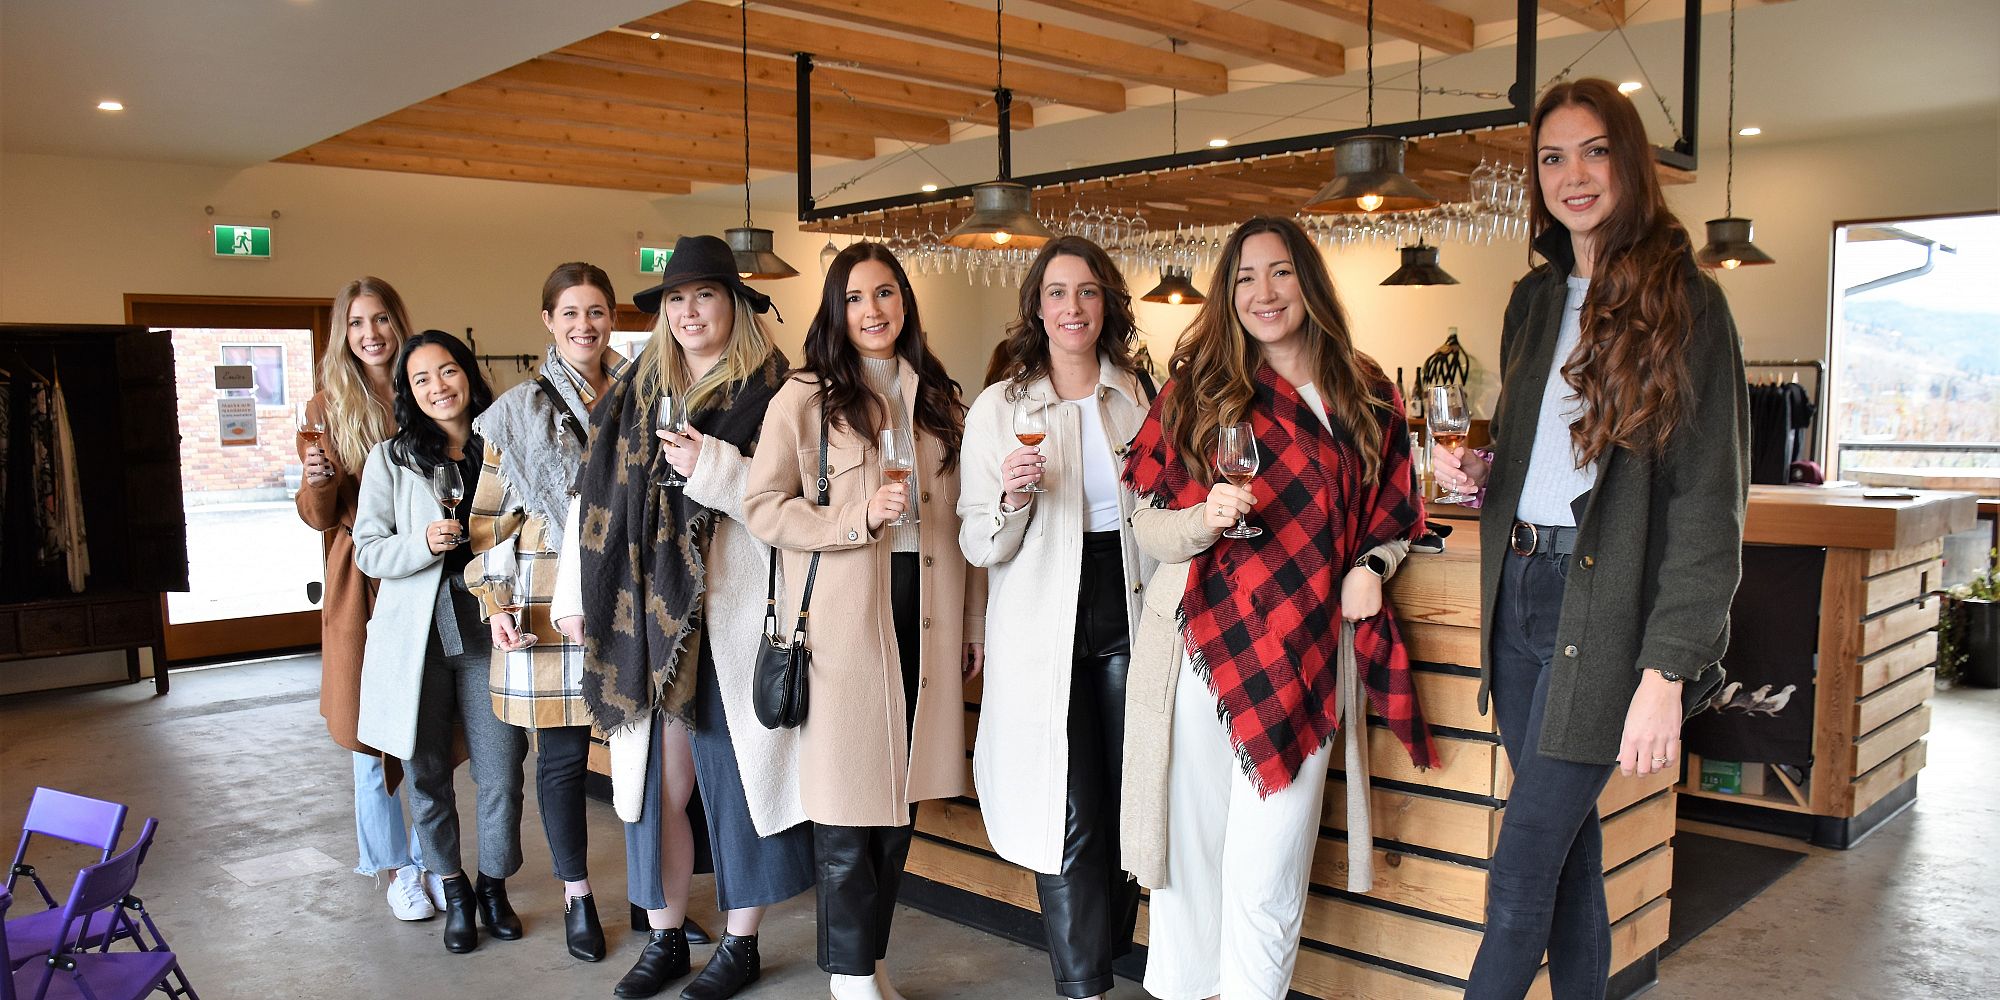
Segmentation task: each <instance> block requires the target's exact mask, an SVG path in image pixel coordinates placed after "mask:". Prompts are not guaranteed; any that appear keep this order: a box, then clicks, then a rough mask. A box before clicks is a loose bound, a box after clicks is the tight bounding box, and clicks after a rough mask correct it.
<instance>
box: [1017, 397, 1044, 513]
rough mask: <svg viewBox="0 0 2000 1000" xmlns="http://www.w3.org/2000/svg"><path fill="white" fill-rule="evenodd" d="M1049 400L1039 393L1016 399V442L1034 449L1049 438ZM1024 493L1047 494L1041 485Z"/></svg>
mask: <svg viewBox="0 0 2000 1000" xmlns="http://www.w3.org/2000/svg"><path fill="white" fill-rule="evenodd" d="M1048 406H1049V404H1048V399H1047V398H1045V397H1044V396H1043V395H1042V394H1041V393H1039V392H1023V393H1021V394H1020V395H1018V396H1016V397H1014V440H1016V441H1019V442H1021V443H1022V444H1024V445H1026V446H1028V447H1030V448H1033V447H1035V446H1037V445H1040V444H1041V443H1042V441H1043V439H1045V438H1047V437H1048V436H1049V410H1048ZM1021 492H1023V493H1047V492H1048V491H1047V490H1045V489H1042V487H1041V484H1039V483H1029V484H1028V485H1026V486H1023V487H1021Z"/></svg>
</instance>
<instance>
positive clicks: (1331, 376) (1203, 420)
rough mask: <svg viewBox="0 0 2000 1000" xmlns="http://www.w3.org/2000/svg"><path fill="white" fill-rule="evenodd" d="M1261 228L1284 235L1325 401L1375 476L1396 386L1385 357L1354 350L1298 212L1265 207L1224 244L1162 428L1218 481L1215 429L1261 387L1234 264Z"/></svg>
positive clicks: (1179, 362)
mask: <svg viewBox="0 0 2000 1000" xmlns="http://www.w3.org/2000/svg"><path fill="white" fill-rule="evenodd" d="M1263 233H1270V234H1273V235H1275V236H1277V237H1278V238H1279V239H1282V240H1284V241H1285V252H1286V253H1287V254H1289V255H1290V257H1291V260H1292V268H1293V272H1294V273H1295V274H1297V275H1298V279H1299V292H1300V297H1301V298H1303V299H1304V300H1305V306H1306V318H1305V329H1304V330H1303V331H1302V332H1303V333H1304V335H1305V337H1306V344H1307V347H1308V349H1309V351H1310V352H1311V353H1310V358H1311V365H1312V370H1313V385H1314V387H1315V388H1317V389H1318V390H1319V394H1320V398H1321V399H1324V400H1326V407H1327V414H1328V416H1330V417H1331V418H1332V422H1333V425H1334V428H1335V433H1336V435H1338V434H1340V433H1341V432H1343V431H1344V432H1345V434H1346V435H1347V436H1348V437H1349V438H1350V439H1351V440H1352V441H1353V442H1354V446H1355V448H1356V450H1358V451H1359V452H1360V459H1361V478H1362V481H1363V482H1366V483H1369V484H1371V485H1372V484H1374V483H1375V481H1376V479H1377V477H1378V476H1380V475H1381V471H1382V434H1383V429H1382V421H1383V416H1384V415H1385V414H1386V415H1390V416H1394V415H1395V414H1396V405H1395V404H1394V403H1393V402H1391V396H1392V392H1393V390H1392V389H1391V388H1390V386H1389V380H1388V379H1387V378H1386V377H1385V376H1384V375H1383V374H1382V366H1381V365H1378V364H1376V363H1375V359H1373V358H1371V357H1369V356H1368V355H1366V354H1363V353H1361V352H1360V351H1357V350H1355V349H1354V338H1353V337H1352V336H1351V335H1350V334H1349V332H1348V328H1347V311H1346V310H1345V309H1342V308H1341V305H1340V297H1339V296H1338V295H1336V294H1334V290H1333V277H1332V276H1331V275H1329V274H1327V271H1326V263H1325V262H1324V261H1322V260H1321V259H1320V256H1319V250H1318V248H1316V247H1314V246H1313V242H1312V239H1311V237H1308V236H1307V235H1306V232H1305V230H1303V229H1301V228H1299V224H1298V223H1296V222H1293V221H1292V220H1290V219H1281V218H1277V217H1274V216H1267V215H1260V216H1257V217H1256V218H1253V219H1251V220H1249V221H1248V222H1245V223H1243V224H1242V225H1240V226H1238V227H1236V231H1235V232H1234V233H1231V234H1230V236H1229V241H1228V242H1227V243H1225V244H1223V247H1222V257H1221V264H1220V265H1219V266H1217V267H1216V269H1215V273H1214V274H1213V275H1212V276H1211V277H1210V278H1209V280H1208V300H1207V301H1205V302H1203V303H1202V305H1201V312H1200V313H1199V314H1198V315H1196V316H1195V318H1194V322H1193V323H1190V324H1189V325H1188V328H1187V331H1186V332H1184V333H1182V334H1181V339H1180V341H1179V343H1177V344H1175V345H1174V356H1173V359H1172V360H1171V361H1169V362H1167V372H1168V374H1169V375H1170V376H1171V377H1172V378H1173V380H1174V384H1175V390H1174V391H1173V392H1170V393H1167V394H1166V395H1165V397H1164V401H1163V402H1162V403H1161V411H1160V424H1161V429H1162V430H1164V431H1165V432H1166V435H1167V440H1168V441H1170V442H1172V444H1173V447H1174V451H1175V452H1176V453H1177V454H1179V455H1180V456H1181V461H1182V462H1184V463H1186V465H1187V467H1188V473H1189V475H1191V476H1193V477H1194V479H1195V481H1196V482H1199V483H1203V484H1208V483H1211V482H1214V479H1215V473H1214V470H1212V469H1210V468H1209V466H1208V460H1207V456H1208V453H1209V451H1210V450H1211V449H1212V448H1213V446H1214V444H1215V438H1216V429H1217V428H1218V427H1220V426H1221V425H1223V424H1233V423H1236V422H1237V421H1240V420H1243V419H1244V418H1245V417H1246V416H1247V415H1248V414H1249V412H1250V407H1251V404H1252V402H1253V400H1254V397H1255V396H1256V393H1257V382H1256V371H1257V367H1258V366H1259V365H1260V364H1262V363H1263V354H1262V351H1261V349H1260V348H1259V346H1258V344H1257V342H1256V341H1255V340H1253V339H1251V337H1250V334H1249V333H1248V332H1246V331H1245V330H1244V329H1243V321H1242V320H1241V319H1239V318H1238V317H1237V315H1236V281H1237V275H1236V269H1237V268H1238V267H1239V266H1240V265H1241V262H1242V260H1243V243H1244V241H1245V240H1248V239H1249V238H1250V237H1252V236H1257V235H1260V234H1263Z"/></svg>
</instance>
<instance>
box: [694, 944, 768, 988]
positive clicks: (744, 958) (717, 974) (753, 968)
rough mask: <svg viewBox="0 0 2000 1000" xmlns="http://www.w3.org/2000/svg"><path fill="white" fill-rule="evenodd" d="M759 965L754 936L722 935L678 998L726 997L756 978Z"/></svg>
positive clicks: (760, 970) (761, 967)
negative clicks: (719, 942)
mask: <svg viewBox="0 0 2000 1000" xmlns="http://www.w3.org/2000/svg"><path fill="white" fill-rule="evenodd" d="M762 974H763V966H762V965H761V964H760V963H759V962H758V960H757V935H755V934H747V935H737V934H724V935H723V936H722V943H721V944H718V945H716V946H715V953H714V954H712V955H710V956H708V964H707V965H705V966H703V967H702V970H701V975H699V976H696V977H694V982H691V983H689V984H688V985H687V989H684V990H682V991H681V1000H729V998H730V997H733V996H735V995H736V994H738V993H740V992H742V991H743V988H744V987H746V986H748V985H750V984H751V983H754V982H756V981H757V977H758V976H760V975H762Z"/></svg>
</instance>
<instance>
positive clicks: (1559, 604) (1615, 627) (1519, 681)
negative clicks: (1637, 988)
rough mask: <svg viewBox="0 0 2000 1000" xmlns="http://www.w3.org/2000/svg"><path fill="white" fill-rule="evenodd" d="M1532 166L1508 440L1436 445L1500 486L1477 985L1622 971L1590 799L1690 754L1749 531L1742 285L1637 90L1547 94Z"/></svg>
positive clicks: (1487, 563)
mask: <svg viewBox="0 0 2000 1000" xmlns="http://www.w3.org/2000/svg"><path fill="white" fill-rule="evenodd" d="M1530 129H1531V131H1532V134H1533V135H1534V137H1535V138H1534V147H1535V159H1536V168H1535V170H1534V171H1533V172H1531V173H1530V174H1529V178H1530V183H1531V185H1532V187H1531V188H1530V192H1531V195H1532V196H1531V197H1530V198H1529V203H1530V204H1531V205H1532V211H1533V213H1534V228H1535V231H1536V233H1537V237H1536V239H1535V249H1536V250H1537V251H1538V252H1539V253H1541V255H1542V256H1543V257H1544V258H1545V259H1547V261H1548V263H1547V264H1546V265H1544V266H1542V267H1539V268H1537V269H1535V271H1533V272H1532V273H1530V274H1529V275H1528V276H1527V277H1526V278H1525V279H1523V280H1522V281H1521V283H1520V284H1519V285H1518V286H1516V288H1515V289H1514V297H1513V301H1512V302H1510V303H1509V304H1508V306H1507V319H1506V325H1505V326H1504V327H1503V328H1502V329H1503V332H1502V333H1501V341H1500V364H1501V374H1502V378H1503V385H1502V388H1501V391H1500V402H1499V405H1498V406H1497V407H1496V408H1495V410H1494V415H1493V424H1492V428H1493V441H1494V447H1493V452H1492V453H1491V454H1488V455H1479V454H1474V453H1470V452H1467V453H1463V454H1454V453H1452V452H1451V451H1448V450H1445V449H1443V448H1439V449H1436V450H1435V451H1434V452H1433V459H1434V461H1435V468H1436V470H1437V479H1438V482H1439V484H1440V485H1441V486H1443V487H1445V488H1450V489H1461V490H1462V489H1477V488H1481V487H1483V488H1484V490H1485V493H1484V497H1483V509H1482V510H1481V514H1480V537H1481V539H1482V540H1483V551H1482V552H1481V554H1480V555H1481V572H1480V585H1481V591H1482V593H1481V597H1482V601H1481V610H1482V612H1483V618H1482V620H1483V621H1484V622H1485V629H1484V635H1483V640H1484V642H1485V643H1486V644H1487V645H1486V648H1485V656H1484V657H1483V659H1484V660H1485V668H1484V671H1483V674H1482V688H1481V697H1482V708H1483V707H1484V705H1483V701H1484V699H1485V698H1486V697H1487V696H1488V695H1489V694H1490V697H1491V702H1492V706H1493V711H1494V714H1495V716H1496V719H1497V721H1498V723H1499V726H1500V739H1501V742H1502V743H1503V744H1505V746H1506V748H1507V757H1508V760H1509V761H1511V762H1512V764H1513V767H1514V785H1513V791H1512V793H1511V794H1510V795H1509V797H1508V800H1507V817H1506V822H1505V823H1503V824H1502V825H1501V831H1500V839H1499V842H1498V844H1497V845H1496V846H1495V848H1494V852H1493V863H1492V867H1491V869H1490V872H1489V875H1488V889H1487V903H1486V936H1485V938H1484V940H1483V941H1482V942H1481V944H1480V947H1479V955H1478V957H1477V959H1476V960H1475V961H1474V962H1473V966H1472V975H1471V978H1470V983H1469V985H1468V987H1467V989H1466V992H1465V995H1466V997H1467V998H1468V1000H1518V998H1520V997H1521V996H1523V995H1524V994H1526V992H1527V990H1528V987H1529V985H1530V984H1531V983H1532V982H1533V981H1534V978H1535V975H1536V972H1537V970H1538V969H1539V967H1540V966H1541V956H1542V954H1543V952H1544V950H1546V951H1547V953H1548V959H1549V961H1548V964H1549V985H1550V987H1551V990H1552V992H1553V993H1554V996H1555V998H1556V1000H1598V998H1602V997H1603V996H1604V991H1605V985H1606V980H1607V978H1608V976H1609V974H1610V964H1611V945H1610V938H1611V935H1610V928H1609V926H1608V920H1607V915H1606V905H1605V898H1604V864H1603V836H1602V833H1601V831H1600V829H1599V826H1598V817H1597V809H1596V803H1597V797H1598V793H1599V792H1601V791H1602V790H1603V788H1604V784H1605V782H1606V781H1607V780H1609V778H1610V777H1611V772H1612V769H1613V768H1614V767H1616V768H1619V769H1621V770H1623V771H1624V772H1625V773H1627V774H1634V773H1636V774H1651V773H1653V772H1656V771H1661V770H1666V769H1668V768H1672V767H1674V766H1676V763H1677V761H1678V760H1679V757H1680V728H1681V720H1682V717H1683V713H1684V706H1690V705H1700V704H1701V703H1702V702H1704V701H1705V700H1706V692H1709V691H1712V690H1713V688H1714V686H1715V685H1716V684H1718V683H1719V682H1720V679H1719V674H1720V668H1719V667H1717V666H1716V665H1715V664H1716V662H1717V661H1718V660H1720V659H1721V658H1722V653H1723V650H1724V649H1725V648H1727V646H1728V645H1729V603H1730V599H1731V598H1732V597H1733V596H1734V594H1735V591H1736V583H1737V578H1738V576H1739V570H1740V566H1741V559H1742V549H1743V510H1744V505H1745V500H1746V497H1747V495H1748V485H1747V484H1748V483H1749V424H1748V418H1747V416H1746V414H1747V413H1748V409H1747V402H1746V400H1745V395H1746V391H1745V388H1744V381H1743V354H1742V346H1741V344H1739V343H1738V341H1737V337H1736V327H1735V324H1734V323H1733V322H1732V321H1731V320H1730V317H1729V306H1728V304H1727V303H1725V302H1724V301H1723V298H1722V293H1721V291H1720V290H1719V289H1718V288H1717V287H1716V285H1715V283H1714V282H1713V281H1711V280H1710V279H1708V278H1707V277H1705V276H1703V275H1702V274H1701V273H1700V272H1699V271H1698V270H1696V268H1695V262H1694V258H1693V256H1692V255H1691V254H1690V253H1689V249H1690V241H1689V239H1688V234H1687V231H1686V230H1685V229H1683V228H1682V227H1681V224H1680V223H1679V221H1677V220H1676V219H1675V218H1674V217H1673V215H1672V214H1671V213H1670V212H1669V211H1668V210H1667V206H1666V202H1665V200H1664V199H1663V198H1662V196H1661V194H1660V185H1659V180H1658V178H1657V177H1656V176H1655V174H1654V168H1653V153H1652V147H1651V146H1650V145H1649V144H1648V143H1647V141H1646V132H1645V127H1644V126H1643V125H1642V124H1641V123H1640V120H1639V113H1638V111H1637V110H1636V109H1635V108H1633V106H1632V102H1631V101H1629V100H1627V99H1626V98H1625V97H1624V95H1622V94H1619V93H1618V91H1617V89H1616V87H1614V86H1613V85H1612V84H1611V83H1609V82H1606V81H1604V80H1591V79H1586V80H1576V81H1571V82H1568V83H1563V84H1560V85H1558V86H1556V87H1554V88H1552V89H1551V90H1550V91H1549V92H1548V93H1547V94H1545V95H1543V97H1542V99H1541V101H1540V103H1538V104H1537V105H1536V107H1535V112H1534V116H1533V122H1532V123H1531V126H1530Z"/></svg>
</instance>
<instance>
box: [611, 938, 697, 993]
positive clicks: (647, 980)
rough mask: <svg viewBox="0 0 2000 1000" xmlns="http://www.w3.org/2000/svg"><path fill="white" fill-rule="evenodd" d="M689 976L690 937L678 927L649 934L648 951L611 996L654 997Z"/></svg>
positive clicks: (640, 957) (619, 982) (633, 965)
mask: <svg viewBox="0 0 2000 1000" xmlns="http://www.w3.org/2000/svg"><path fill="white" fill-rule="evenodd" d="M687 974H688V940H687V935H686V934H683V933H681V929H680V928H678V927H676V928H674V929H672V930H664V931H647V932H646V947H645V950H643V951H641V952H639V960H638V961H637V962H634V963H632V971H630V972H627V973H626V974H625V978H623V979H620V980H619V981H618V985H617V986H616V987H614V988H613V989H612V991H611V993H612V995H613V996H620V997H650V996H654V995H656V994H658V993H659V992H660V991H661V990H663V989H666V988H667V984H668V983H671V982H673V981H674V980H676V979H679V978H680V977H682V976H685V975H687Z"/></svg>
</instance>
